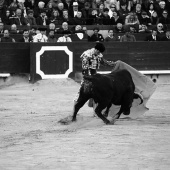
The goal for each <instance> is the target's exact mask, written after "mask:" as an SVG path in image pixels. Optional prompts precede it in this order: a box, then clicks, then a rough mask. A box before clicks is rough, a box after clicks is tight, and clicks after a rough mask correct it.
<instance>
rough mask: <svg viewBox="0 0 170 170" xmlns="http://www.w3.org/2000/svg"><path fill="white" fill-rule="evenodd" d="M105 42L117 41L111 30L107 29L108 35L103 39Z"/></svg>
mask: <svg viewBox="0 0 170 170" xmlns="http://www.w3.org/2000/svg"><path fill="white" fill-rule="evenodd" d="M104 41H105V42H112V41H117V38H116V37H115V36H114V32H113V30H108V35H107V37H106V38H105V39H104Z"/></svg>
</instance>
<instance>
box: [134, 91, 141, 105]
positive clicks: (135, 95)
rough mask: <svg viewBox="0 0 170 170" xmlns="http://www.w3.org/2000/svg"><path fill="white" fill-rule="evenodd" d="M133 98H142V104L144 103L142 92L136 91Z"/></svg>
mask: <svg viewBox="0 0 170 170" xmlns="http://www.w3.org/2000/svg"><path fill="white" fill-rule="evenodd" d="M133 98H134V99H138V98H140V100H141V102H140V104H142V103H143V96H142V95H141V94H140V93H136V92H135V93H134V94H133Z"/></svg>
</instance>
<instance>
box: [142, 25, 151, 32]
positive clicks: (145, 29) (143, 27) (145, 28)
mask: <svg viewBox="0 0 170 170" xmlns="http://www.w3.org/2000/svg"><path fill="white" fill-rule="evenodd" d="M150 32H151V30H149V29H148V27H147V26H146V25H141V26H140V27H139V33H150Z"/></svg>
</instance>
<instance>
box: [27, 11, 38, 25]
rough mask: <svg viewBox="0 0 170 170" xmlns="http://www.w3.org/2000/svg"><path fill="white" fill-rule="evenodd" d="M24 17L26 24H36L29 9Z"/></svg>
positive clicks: (32, 12)
mask: <svg viewBox="0 0 170 170" xmlns="http://www.w3.org/2000/svg"><path fill="white" fill-rule="evenodd" d="M25 18H26V21H27V23H28V24H27V25H28V26H32V25H37V23H36V19H35V18H34V11H33V10H31V9H29V10H28V11H27V16H26V17H25Z"/></svg>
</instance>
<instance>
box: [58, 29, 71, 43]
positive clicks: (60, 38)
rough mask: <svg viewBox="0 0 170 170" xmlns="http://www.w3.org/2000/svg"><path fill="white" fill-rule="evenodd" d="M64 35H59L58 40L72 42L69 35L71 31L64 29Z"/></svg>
mask: <svg viewBox="0 0 170 170" xmlns="http://www.w3.org/2000/svg"><path fill="white" fill-rule="evenodd" d="M62 34H63V36H62V37H59V38H58V40H57V42H72V40H71V38H70V37H69V36H70V34H71V32H70V31H63V32H62Z"/></svg>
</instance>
